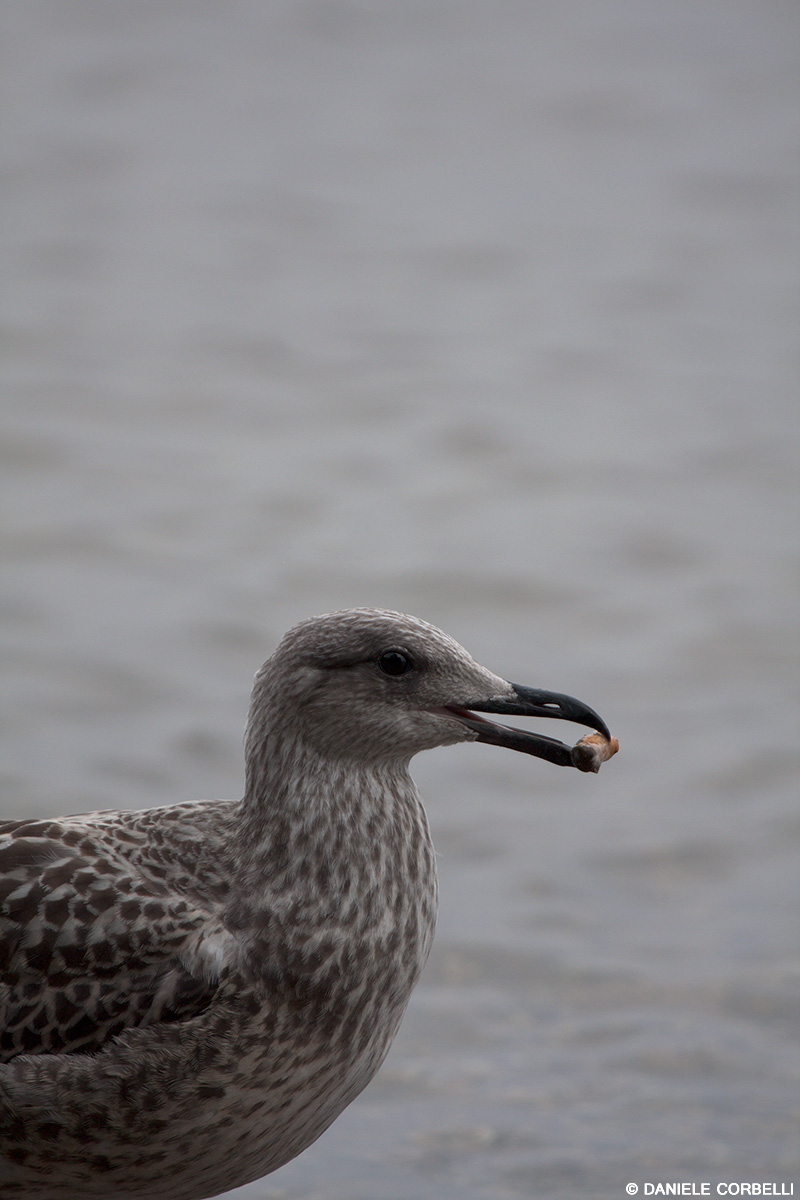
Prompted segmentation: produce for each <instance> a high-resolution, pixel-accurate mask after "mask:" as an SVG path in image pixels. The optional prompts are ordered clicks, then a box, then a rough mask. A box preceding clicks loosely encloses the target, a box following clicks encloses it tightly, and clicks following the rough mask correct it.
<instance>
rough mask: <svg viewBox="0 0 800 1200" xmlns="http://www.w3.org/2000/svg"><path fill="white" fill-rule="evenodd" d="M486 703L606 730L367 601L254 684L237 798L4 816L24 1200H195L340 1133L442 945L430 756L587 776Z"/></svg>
mask: <svg viewBox="0 0 800 1200" xmlns="http://www.w3.org/2000/svg"><path fill="white" fill-rule="evenodd" d="M476 710H478V711H484V712H517V713H526V714H530V715H540V716H560V717H562V718H565V719H568V720H580V721H582V722H584V723H586V724H589V725H592V726H593V727H594V728H597V729H600V730H601V731H602V732H605V733H607V730H605V726H604V724H603V722H602V721H601V720H600V718H598V717H597V716H596V714H594V713H593V712H592V710H591V709H588V708H586V707H585V706H583V705H581V704H579V703H578V702H577V701H573V700H571V699H570V698H569V697H565V696H560V695H557V694H555V693H541V692H534V691H532V690H530V689H525V688H521V687H519V686H516V685H513V684H509V683H507V682H505V681H504V680H502V679H501V678H499V677H498V676H496V675H493V674H492V673H491V672H489V671H487V670H485V669H484V668H483V667H481V666H479V665H478V664H477V663H476V662H475V661H474V660H473V659H472V658H470V656H469V655H468V654H467V653H466V651H464V650H463V649H462V648H461V647H460V646H459V645H458V644H457V643H456V642H454V641H453V640H452V639H451V638H449V637H447V636H446V635H445V634H443V633H442V632H441V631H440V630H438V629H435V628H434V627H433V626H431V625H428V624H426V623H425V622H422V621H419V620H417V619H416V618H413V617H408V616H405V615H402V614H399V613H391V612H386V611H383V610H371V609H352V610H348V611H345V612H342V613H333V614H328V615H326V616H323V617H316V618H312V619H311V620H309V621H305V622H303V623H302V624H300V625H298V626H297V627H295V629H293V630H291V631H290V632H289V633H288V634H287V635H286V636H285V637H284V639H283V641H282V642H281V644H280V645H279V647H278V649H277V650H276V652H275V654H274V655H273V656H272V658H271V659H269V661H268V662H267V663H266V664H265V665H264V667H263V668H262V669H261V671H260V672H259V673H258V675H257V676H256V681H255V686H254V689H253V697H252V702H251V708H250V717H249V722H248V728H247V735H246V747H245V748H246V766H247V786H246V792H245V797H244V799H243V800H242V801H241V802H233V801H223V800H217V801H201V802H198V803H189V804H178V805H173V806H170V807H168V808H155V809H149V810H146V811H143V812H100V813H91V814H88V815H85V816H78V817H66V818H63V819H59V820H41V821H8V822H4V823H2V824H0V1016H1V1017H2V1022H0V1027H1V1029H2V1032H0V1063H1V1064H2V1065H0V1194H2V1196H3V1197H5V1198H6V1200H16V1198H18V1197H19V1198H22V1197H25V1198H26V1200H84V1198H89V1197H139V1198H140V1200H150V1198H151V1197H153V1196H155V1195H158V1196H159V1197H160V1198H161V1200H198V1198H200V1197H207V1196H213V1195H216V1194H218V1193H219V1192H221V1191H224V1190H227V1189H228V1188H231V1187H235V1186H237V1185H239V1184H242V1183H246V1182H247V1181H249V1180H251V1179H255V1178H258V1177H259V1176H261V1175H264V1174H266V1173H268V1172H269V1171H272V1170H274V1169H275V1168H277V1167H279V1166H281V1165H282V1164H283V1163H285V1162H287V1161H288V1160H289V1159H291V1158H292V1157H294V1156H295V1155H296V1154H298V1153H300V1151H301V1150H303V1149H304V1148H305V1147H306V1146H308V1145H309V1144H310V1143H311V1142H312V1141H314V1139H315V1138H317V1137H318V1136H319V1135H320V1133H322V1132H323V1130H324V1129H326V1128H327V1126H328V1125H329V1124H330V1123H331V1122H332V1121H333V1120H334V1119H335V1117H336V1116H337V1115H338V1114H339V1113H340V1112H341V1111H342V1109H343V1108H344V1107H345V1106H346V1105H347V1104H348V1103H349V1102H350V1101H351V1100H352V1099H353V1098H354V1097H355V1096H356V1095H357V1094H358V1093H359V1092H360V1091H361V1090H362V1088H363V1087H364V1086H365V1085H366V1084H367V1083H368V1082H369V1080H370V1079H371V1077H372V1076H373V1075H374V1073H375V1072H376V1070H377V1069H378V1067H379V1066H380V1064H381V1062H382V1061H383V1059H384V1057H385V1055H386V1053H387V1051H388V1049H389V1046H390V1044H391V1042H392V1039H393V1037H394V1035H395V1033H396V1031H397V1028H398V1026H399V1023H400V1020H401V1018H402V1016H403V1012H404V1010H405V1007H406V1004H407V1003H408V999H409V996H410V994H411V991H412V989H413V987H414V985H415V984H416V982H417V980H418V978H419V975H420V972H421V970H422V967H423V965H424V963H425V960H426V958H427V955H428V951H429V949H430V944H431V939H432V937H433V929H434V923H435V913H436V871H435V863H434V854H433V847H432V844H431V839H430V834H429V830H428V823H427V819H426V816H425V812H424V810H423V808H422V805H421V803H420V800H419V797H418V794H417V791H416V789H415V787H414V784H413V782H412V780H411V778H410V776H409V774H408V763H409V760H410V758H411V757H412V756H413V755H414V754H415V753H417V752H418V751H419V750H423V749H426V748H430V747H434V746H438V745H446V744H449V743H454V742H458V741H470V740H472V741H475V740H477V741H488V742H493V743H495V744H501V745H507V746H510V747H512V748H514V749H522V750H526V751H528V752H529V753H533V754H537V755H539V756H541V757H547V758H549V759H551V760H552V761H555V762H560V763H563V764H564V765H569V762H568V753H569V752H568V751H567V750H566V747H563V746H561V743H558V742H555V741H553V740H552V739H549V738H541V737H537V736H535V735H533V734H529V733H522V732H521V731H511V730H505V729H504V727H502V726H498V725H496V724H494V723H493V722H490V721H486V720H485V719H483V718H480V717H478V716H476ZM565 752H566V756H565Z"/></svg>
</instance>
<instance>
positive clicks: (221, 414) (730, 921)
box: [0, 0, 800, 1200]
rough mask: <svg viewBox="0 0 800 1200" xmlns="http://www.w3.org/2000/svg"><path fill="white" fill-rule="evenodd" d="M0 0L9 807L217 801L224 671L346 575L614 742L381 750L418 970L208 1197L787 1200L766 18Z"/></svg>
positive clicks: (498, 8)
mask: <svg viewBox="0 0 800 1200" xmlns="http://www.w3.org/2000/svg"><path fill="white" fill-rule="evenodd" d="M0 20H1V21H2V42H3V55H4V63H3V68H2V90H3V112H4V117H3V152H2V165H3V174H4V181H3V192H4V220H3V229H2V279H3V282H2V293H3V300H2V304H3V331H4V332H3V338H4V347H5V348H4V352H3V380H4V383H3V395H2V404H3V441H2V475H1V478H0V484H1V486H2V494H3V509H2V546H3V549H2V569H3V585H2V606H1V610H0V615H1V617H2V621H1V622H0V624H1V626H2V638H3V670H2V683H1V684H0V701H1V702H2V718H3V721H2V728H3V768H2V773H3V784H4V789H3V790H4V796H5V799H4V810H5V814H6V815H8V816H12V815H20V816H22V815H27V814H55V813H59V812H69V811H72V812H75V811H83V810H86V809H91V808H95V807H126V806H130V807H145V806H148V805H152V804H156V803H168V802H171V801H178V800H183V799H196V798H200V797H204V796H234V797H235V796H238V795H240V794H241V788H242V776H243V771H242V751H241V732H242V728H243V723H244V717H245V712H246V706H247V700H248V695H249V688H250V682H251V678H252V675H253V673H254V671H255V669H256V668H257V667H258V665H259V664H260V663H261V661H262V660H263V659H264V658H265V657H266V656H267V655H268V653H269V652H270V651H271V649H272V647H273V646H274V644H275V642H276V640H277V639H278V637H279V636H280V634H281V633H282V632H283V631H284V630H285V629H286V628H287V627H288V626H289V625H291V624H293V623H294V622H295V621H296V620H298V619H300V618H302V617H305V616H308V615H310V614H312V613H316V612H324V611H328V610H331V609H335V608H339V607H346V606H349V605H381V606H385V607H391V608H399V609H403V610H407V611H410V612H413V613H415V614H417V615H419V616H421V617H424V618H426V619H427V620H430V621H433V622H434V623H436V624H439V625H441V626H442V627H444V628H445V629H446V630H447V631H448V632H449V633H451V634H453V635H454V636H455V637H457V638H458V639H459V640H460V641H462V642H463V643H464V644H465V645H466V646H467V648H468V649H469V650H470V651H471V652H472V653H473V654H474V655H475V656H476V657H477V658H478V659H479V660H480V661H482V662H483V663H485V664H486V665H487V666H490V667H491V668H492V669H493V670H495V671H497V672H499V673H501V674H503V675H505V676H507V677H509V678H511V679H514V680H517V681H519V682H524V683H528V684H532V685H539V686H544V687H550V688H554V689H556V690H559V691H566V692H571V693H573V694H575V695H577V696H580V697H581V698H582V699H584V700H586V701H587V702H588V703H590V704H592V705H594V706H595V707H596V708H597V709H598V710H599V711H600V712H601V713H602V714H603V715H604V716H605V717H606V719H607V720H608V722H609V724H610V725H611V728H612V730H613V731H614V732H616V733H617V734H618V736H619V738H620V742H621V747H622V749H621V753H620V755H619V756H618V757H617V758H616V759H615V760H614V761H613V762H612V763H610V764H608V765H607V766H606V767H604V768H603V771H602V772H601V774H600V775H599V776H598V777H589V776H582V775H579V774H578V773H577V772H574V771H559V770H558V769H556V768H554V767H552V766H550V765H548V764H545V763H542V762H539V761H537V760H533V759H529V758H527V757H525V756H522V755H514V754H511V753H509V752H506V751H500V750H496V749H493V748H489V747H485V746H465V747H457V748H453V749H449V750H446V751H439V752H437V753H435V754H429V755H423V756H422V757H421V758H420V759H418V760H417V762H416V771H415V774H416V777H417V780H418V782H419V783H420V786H421V788H422V790H423V794H424V795H425V796H426V798H427V802H428V809H429V813H430V817H431V823H432V826H433V830H434V835H435V841H436V844H437V849H438V850H439V852H440V875H441V893H442V899H441V918H440V925H439V931H438V935H437V942H436V946H435V949H434V952H433V955H432V958H431V960H430V963H429V966H428V969H427V971H426V974H425V977H424V980H423V982H422V984H421V985H420V987H419V988H418V990H417V992H416V993H415V996H414V998H413V1000H412V1004H411V1008H410V1010H409V1013H408V1016H407V1018H406V1022H405V1024H404V1027H403V1029H402V1031H401V1034H400V1036H399V1038H398V1040H397V1043H396V1046H395V1048H394V1049H393V1051H392V1053H391V1055H390V1057H389V1059H388V1061H387V1063H386V1065H385V1067H384V1069H383V1070H382V1072H381V1073H380V1075H379V1077H378V1078H377V1080H376V1081H375V1082H374V1083H373V1084H372V1085H371V1086H370V1087H369V1089H368V1090H367V1091H366V1092H365V1093H364V1094H363V1096H362V1097H361V1098H360V1099H359V1100H358V1101H357V1102H356V1103H355V1104H354V1105H353V1106H352V1107H351V1108H350V1109H349V1110H348V1112H347V1113H346V1114H345V1115H344V1116H343V1117H342V1118H341V1119H340V1120H339V1121H338V1122H337V1123H336V1124H335V1125H334V1127H333V1128H332V1129H331V1130H330V1131H329V1132H328V1133H327V1134H326V1135H325V1136H324V1137H323V1139H322V1140H321V1141H320V1142H318V1143H317V1144H316V1146H314V1147H313V1148H312V1149H311V1150H309V1151H308V1152H307V1153H306V1154H304V1155H303V1156H302V1157H301V1158H300V1159H298V1160H296V1161H295V1162H294V1163H292V1164H291V1165H289V1166H287V1167H286V1168H284V1169H283V1170H282V1171H280V1172H278V1173H277V1174H275V1175H273V1176H270V1177H269V1178H267V1179H266V1180H263V1181H261V1182H259V1183H254V1184H251V1185H249V1186H248V1187H247V1188H244V1189H242V1190H241V1191H239V1192H236V1193H235V1195H236V1196H237V1197H238V1198H239V1200H323V1198H324V1200H413V1198H416V1197H420V1198H425V1200H517V1198H520V1197H536V1198H541V1200H572V1198H578V1197H580V1198H582V1200H583V1198H593V1200H605V1198H612V1197H620V1196H622V1195H623V1194H624V1187H625V1184H626V1182H628V1181H635V1182H638V1183H639V1184H640V1186H641V1184H642V1182H643V1181H644V1180H658V1179H661V1180H665V1179H666V1180H675V1179H679V1180H693V1179H696V1180H701V1179H706V1180H711V1181H712V1183H713V1182H714V1181H717V1180H726V1179H744V1180H752V1179H768V1180H778V1181H780V1180H783V1181H790V1180H793V1181H794V1182H795V1191H796V1192H797V1191H800V1145H799V1144H798V1124H799V1122H800V1098H799V1097H800V1092H799V1091H798V1046H797V1037H796V1034H797V1015H798V1011H797V1007H798V994H799V993H800V972H799V971H798V957H797V951H798V936H797V932H798V919H797V918H798V893H797V880H798V850H799V849H800V819H798V811H797V759H798V755H797V730H798V717H799V716H800V713H798V709H797V704H796V699H797V697H796V691H795V684H796V680H797V666H796V662H797V649H798V638H797V633H798V628H797V605H796V575H795V574H794V552H795V550H796V543H797V530H798V528H800V521H798V517H799V516H800V513H798V505H797V495H798V489H797V483H798V472H797V446H798V438H797V434H798V414H799V412H800V408H799V407H798V402H797V401H798V397H797V388H796V379H797V376H796V350H797V346H798V336H797V331H798V328H800V324H799V323H798V315H799V311H800V310H799V306H798V303H797V301H798V253H797V251H798V242H797V226H798V213H799V205H798V196H799V195H800V193H799V191H798V172H797V166H798V155H797V136H798V124H800V122H798V113H799V110H800V104H799V103H798V86H797V72H796V62H797V51H798V43H800V37H798V34H799V33H800V11H799V10H798V8H797V6H796V5H795V4H793V3H790V2H787V3H784V2H783V0H705V2H704V3H701V4H698V3H697V2H696V0H667V2H655V0H601V2H600V3H592V2H583V3H581V2H577V3H573V2H571V0H567V2H565V3H562V4H558V5H555V4H545V3H543V2H530V0H528V2H523V0H459V2H455V0H408V2H403V3H392V2H389V0H267V2H257V0H229V2H228V3H225V4H214V3H211V2H210V0H193V2H192V3H189V2H188V0H157V2H156V0H140V2H138V3H136V4H130V3H124V2H122V0H49V2H47V0H5V3H4V4H3V8H2V16H1V17H0ZM548 732H556V733H560V732H561V731H560V730H555V731H554V730H552V729H548ZM563 732H564V734H566V735H567V736H568V737H569V738H570V740H572V739H573V738H574V736H575V735H576V731H575V729H574V727H572V728H565V729H564V731H563Z"/></svg>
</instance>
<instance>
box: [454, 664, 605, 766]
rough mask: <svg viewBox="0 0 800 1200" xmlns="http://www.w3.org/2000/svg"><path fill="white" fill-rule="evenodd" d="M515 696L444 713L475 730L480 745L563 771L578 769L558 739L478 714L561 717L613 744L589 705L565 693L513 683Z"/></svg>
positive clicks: (569, 748)
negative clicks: (517, 752)
mask: <svg viewBox="0 0 800 1200" xmlns="http://www.w3.org/2000/svg"><path fill="white" fill-rule="evenodd" d="M511 687H512V688H513V689H514V692H515V695H514V696H508V697H506V696H497V697H494V698H492V699H489V700H482V701H480V702H479V703H476V704H471V705H470V706H469V707H468V708H467V707H464V708H461V707H458V706H455V705H447V706H446V707H445V708H444V710H440V711H445V712H447V713H449V714H450V715H451V716H454V717H456V718H457V719H458V720H459V721H461V723H462V724H463V725H467V726H469V728H470V729H473V730H474V731H475V733H476V734H477V735H478V736H477V739H476V740H477V741H479V742H487V743H488V744H489V745H490V746H506V747H507V748H508V749H509V750H520V751H522V753H523V754H534V755H536V757H537V758H544V759H546V760H547V761H548V762H551V763H555V764H556V765H557V766H559V767H574V766H575V765H576V763H575V762H574V761H573V757H572V748H571V747H570V746H567V745H565V744H564V742H559V741H558V740H557V739H556V738H551V737H546V736H545V735H544V734H541V733H531V732H530V731H529V730H527V729H512V728H509V727H508V726H507V725H498V724H496V723H495V722H494V721H486V720H484V718H483V717H479V716H478V715H477V714H478V713H499V714H505V715H506V716H515V717H557V718H558V720H560V721H577V723H578V724H579V725H588V726H590V728H592V729H596V730H597V731H598V733H600V734H601V735H602V736H603V737H604V738H605V739H606V740H607V741H610V740H611V734H610V733H609V731H608V726H607V725H606V723H605V721H604V720H603V719H602V717H599V716H598V715H597V713H596V712H595V711H594V709H592V708H589V706H588V704H583V703H582V701H580V700H576V699H575V698H574V697H573V696H565V695H563V693H561V692H544V691H541V690H540V689H539V688H529V687H523V685H522V684H519V683H512V684H511Z"/></svg>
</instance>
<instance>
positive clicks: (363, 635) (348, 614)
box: [245, 608, 609, 766]
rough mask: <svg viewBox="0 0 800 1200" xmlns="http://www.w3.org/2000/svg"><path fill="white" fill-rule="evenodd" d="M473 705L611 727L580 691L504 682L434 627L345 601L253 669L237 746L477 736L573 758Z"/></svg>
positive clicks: (388, 751)
mask: <svg viewBox="0 0 800 1200" xmlns="http://www.w3.org/2000/svg"><path fill="white" fill-rule="evenodd" d="M479 713H492V714H507V715H519V716H528V717H557V718H559V719H560V720H566V721H576V722H579V723H580V724H583V725H588V726H590V727H591V728H592V729H596V730H598V731H599V732H600V733H601V734H603V735H604V736H606V737H607V736H609V734H608V729H607V728H606V725H605V723H604V722H603V721H602V719H601V718H600V717H599V716H598V715H597V713H595V712H594V711H593V710H592V709H591V708H589V707H588V706H587V705H585V704H583V703H582V702H581V701H578V700H575V699H574V698H573V697H571V696H566V695H564V694H563V693H559V692H549V691H542V690H541V689H537V688H531V687H527V686H523V685H520V684H514V683H509V682H508V681H507V680H505V679H502V678H501V677H500V676H499V675H495V674H494V673H493V672H492V671H489V670H487V669H486V668H485V667H482V666H481V665H480V664H479V663H477V662H476V661H475V659H474V658H472V656H471V655H470V654H468V653H467V651H466V650H465V649H464V648H463V646H460V645H459V643H458V642H456V641H455V640H454V639H453V638H451V637H449V636H448V635H447V634H446V633H443V632H442V630H441V629H437V628H436V626H434V625H429V624H428V623H427V622H426V621H421V620H420V619H419V618H417V617H412V616H409V615H407V614H405V613H398V612H391V611H388V610H386V609H367V608H353V609H347V610H344V611H341V612H334V613H326V614H325V615H323V616H318V617H311V618H310V619H308V620H306V621H302V622H301V623H300V624H299V625H296V626H295V627H294V628H293V629H291V630H289V632H288V633H287V634H286V635H285V636H284V637H283V639H282V640H281V642H280V644H279V645H278V647H277V649H276V650H275V652H274V654H273V655H272V657H271V658H269V659H268V660H267V662H266V663H265V664H264V666H263V667H262V668H261V670H260V671H259V672H258V674H257V675H256V679H255V684H254V688H253V696H252V701H251V706H250V716H249V720H248V726H247V733H246V738H245V746H246V755H247V759H248V762H251V761H252V760H253V759H257V758H260V757H261V755H262V754H263V753H266V754H267V755H270V754H271V753H275V752H276V751H278V750H279V749H280V747H281V746H284V747H285V746H286V745H287V744H288V743H289V742H291V743H293V744H295V745H298V746H303V747H305V748H306V749H307V750H309V751H311V752H313V753H315V754H316V755H317V756H320V757H323V758H327V759H330V760H347V761H351V762H354V761H357V762H360V763H362V764H364V765H370V764H374V765H375V766H378V765H380V764H390V763H395V764H402V765H405V764H407V763H408V761H409V759H411V758H412V757H413V755H415V754H417V753H418V752H419V751H421V750H429V749H432V748H433V747H436V746H447V745H452V744H453V743H456V742H466V741H477V742H487V743H490V744H493V745H499V746H505V747H507V748H509V749H514V750H521V751H523V752H525V753H528V754H533V755H536V756H537V757H540V758H546V759H548V760H549V761H551V762H556V763H559V764H560V765H565V766H567V765H572V764H571V761H570V759H569V754H570V751H569V748H568V747H567V746H565V745H563V744H562V743H561V742H558V741H556V740H555V739H553V738H550V737H545V736H543V735H541V734H538V733H534V732H531V731H528V730H520V729H510V728H508V727H507V726H505V725H500V724H498V723H496V722H494V721H490V720H487V719H486V718H484V717H482V716H479V715H478V714H479Z"/></svg>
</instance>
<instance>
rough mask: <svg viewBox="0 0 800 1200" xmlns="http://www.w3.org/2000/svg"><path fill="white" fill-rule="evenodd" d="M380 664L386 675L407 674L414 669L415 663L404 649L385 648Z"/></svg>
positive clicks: (379, 660)
mask: <svg viewBox="0 0 800 1200" xmlns="http://www.w3.org/2000/svg"><path fill="white" fill-rule="evenodd" d="M378 666H379V667H380V669H381V670H382V671H383V673H384V675H405V674H407V673H408V672H409V671H413V670H414V664H413V662H412V661H411V659H410V658H409V656H408V655H407V654H406V652H405V651H404V650H384V652H383V654H382V655H381V656H380V658H379V659H378Z"/></svg>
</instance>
